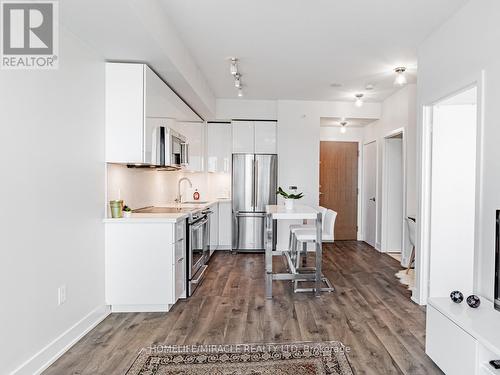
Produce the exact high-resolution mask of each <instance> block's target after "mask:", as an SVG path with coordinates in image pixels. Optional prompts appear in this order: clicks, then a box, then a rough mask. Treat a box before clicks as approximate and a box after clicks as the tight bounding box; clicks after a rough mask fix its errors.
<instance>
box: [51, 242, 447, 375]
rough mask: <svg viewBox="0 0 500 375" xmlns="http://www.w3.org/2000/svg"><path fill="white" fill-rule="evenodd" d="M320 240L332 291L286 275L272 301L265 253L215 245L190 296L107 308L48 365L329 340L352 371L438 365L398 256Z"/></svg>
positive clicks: (429, 369)
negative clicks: (170, 348) (182, 347)
mask: <svg viewBox="0 0 500 375" xmlns="http://www.w3.org/2000/svg"><path fill="white" fill-rule="evenodd" d="M324 247H325V251H324V274H325V275H326V276H327V277H328V278H329V279H330V280H331V281H332V282H333V284H334V286H335V287H336V291H335V292H334V293H325V294H323V295H322V296H321V297H314V296H313V295H311V294H294V293H292V292H291V285H290V283H289V282H285V281H283V282H275V285H274V293H275V297H274V299H273V300H272V301H268V300H266V299H265V298H264V255H263V254H238V255H231V254H230V253H229V252H216V254H215V255H214V256H213V257H212V259H211V261H210V267H209V271H208V273H207V278H206V279H205V281H204V282H203V284H202V286H201V287H200V288H199V289H198V290H197V291H196V293H195V295H194V296H193V297H191V298H189V299H188V300H185V301H182V302H178V303H177V304H176V305H175V306H174V308H173V309H172V310H171V311H170V312H168V313H128V314H112V315H110V316H109V317H108V318H106V319H105V320H104V321H103V322H102V323H101V324H99V325H98V326H97V327H96V328H95V329H94V330H92V331H91V332H90V333H89V334H87V335H86V336H85V337H84V338H83V339H82V340H81V341H80V342H78V343H77V344H76V345H75V346H74V347H73V348H71V350H70V351H68V352H67V353H66V354H64V355H63V356H62V357H61V358H60V359H59V360H58V361H57V362H56V363H54V364H53V365H52V366H51V367H50V368H49V369H47V370H46V371H45V372H44V374H45V375H52V374H57V375H62V374H64V375H70V374H73V375H76V374H82V375H83V374H93V375H95V374H123V373H124V372H125V371H126V370H127V369H128V367H129V366H130V365H131V363H132V362H133V361H134V359H135V357H136V355H137V353H138V352H139V350H140V349H142V348H144V347H149V346H151V345H155V344H201V343H202V344H221V343H257V342H290V341H295V342H297V341H329V340H339V341H341V342H343V343H344V344H345V345H347V346H349V347H350V348H351V353H350V356H349V357H350V360H351V364H352V367H353V369H354V371H355V373H356V374H384V375H386V374H412V375H417V374H442V373H441V372H440V371H439V369H438V368H437V367H436V366H435V365H434V364H433V362H432V361H431V360H430V359H429V358H428V357H427V356H426V355H425V353H424V338H425V337H424V332H425V310H424V309H423V308H421V307H419V306H417V305H415V304H414V303H412V302H411V301H410V292H409V291H408V290H406V289H405V287H404V286H403V285H401V284H399V282H398V280H397V279H396V277H394V274H395V273H396V272H397V271H398V270H399V269H400V267H399V264H398V262H397V261H396V260H395V259H393V258H391V257H389V256H388V255H385V254H380V253H378V252H376V251H375V250H373V249H372V248H371V247H370V246H368V245H366V244H365V243H362V242H354V241H345V242H336V243H335V244H334V245H331V244H328V245H325V246H324ZM275 262H276V267H281V266H282V262H281V259H280V258H277V259H275Z"/></svg>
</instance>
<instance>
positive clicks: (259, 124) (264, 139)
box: [254, 121, 277, 154]
mask: <svg viewBox="0 0 500 375" xmlns="http://www.w3.org/2000/svg"><path fill="white" fill-rule="evenodd" d="M254 124H255V153H256V154H276V130H277V129H276V122H271V121H269V122H268V121H255V123H254Z"/></svg>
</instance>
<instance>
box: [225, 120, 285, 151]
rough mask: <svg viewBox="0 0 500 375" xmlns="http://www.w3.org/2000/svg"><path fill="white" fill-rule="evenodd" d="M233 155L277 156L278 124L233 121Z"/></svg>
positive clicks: (272, 122)
mask: <svg viewBox="0 0 500 375" xmlns="http://www.w3.org/2000/svg"><path fill="white" fill-rule="evenodd" d="M232 126H233V153H236V154H253V153H255V154H276V153H277V149H276V130H277V126H276V122H274V121H233V122H232Z"/></svg>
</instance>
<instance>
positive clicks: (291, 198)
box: [276, 187, 304, 210]
mask: <svg viewBox="0 0 500 375" xmlns="http://www.w3.org/2000/svg"><path fill="white" fill-rule="evenodd" d="M276 194H278V195H281V196H282V197H283V198H284V199H285V208H286V209H287V210H293V205H294V202H295V200H297V199H300V198H302V197H303V196H304V194H303V193H298V194H296V193H295V192H294V193H286V192H285V191H284V190H283V189H282V188H281V187H279V188H278V191H277V192H276Z"/></svg>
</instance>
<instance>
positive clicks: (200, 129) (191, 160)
mask: <svg viewBox="0 0 500 375" xmlns="http://www.w3.org/2000/svg"><path fill="white" fill-rule="evenodd" d="M205 126H206V125H205V124H204V123H196V122H183V123H181V122H177V131H178V132H179V133H181V134H182V135H184V136H185V137H186V139H187V143H188V145H189V149H188V165H187V166H186V167H185V168H184V169H185V170H186V171H191V172H203V171H204V167H205Z"/></svg>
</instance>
